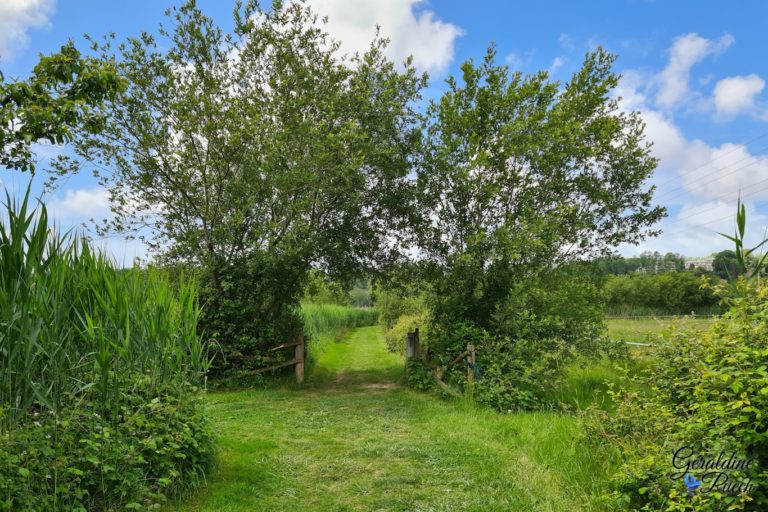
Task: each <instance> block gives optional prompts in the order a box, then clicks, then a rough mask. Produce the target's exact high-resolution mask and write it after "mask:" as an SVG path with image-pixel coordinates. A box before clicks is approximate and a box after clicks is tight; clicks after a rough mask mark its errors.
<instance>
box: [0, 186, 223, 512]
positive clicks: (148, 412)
mask: <svg viewBox="0 0 768 512" xmlns="http://www.w3.org/2000/svg"><path fill="white" fill-rule="evenodd" d="M28 197H29V191H27V196H26V197H25V199H24V201H23V202H22V203H21V204H20V205H18V204H11V201H10V199H9V200H8V203H9V211H8V221H7V222H2V223H0V510H9V511H10V510H13V511H16V510H73V511H74V510H77V511H82V510H130V509H133V510H145V509H150V508H153V507H154V506H155V505H156V504H158V503H160V502H162V501H164V500H165V498H166V496H170V495H174V494H178V493H180V492H183V491H184V490H185V489H187V488H188V487H190V486H191V485H194V483H195V482H196V481H198V479H199V477H200V476H201V475H202V474H203V473H204V471H205V470H206V468H208V466H209V464H210V462H211V458H212V454H213V442H212V432H211V428H210V426H209V424H208V421H207V420H206V417H205V410H204V406H203V403H202V400H203V389H204V385H205V372H206V370H207V367H208V360H207V358H206V355H205V352H204V349H203V346H202V343H201V340H200V338H199V337H198V335H197V331H196V325H197V318H198V314H199V309H198V306H197V304H196V295H195V290H194V288H193V287H192V286H191V285H189V284H187V283H186V282H185V281H184V280H183V279H182V280H180V282H179V285H178V286H171V284H170V282H169V281H168V280H167V279H166V278H164V277H163V276H162V275H160V274H158V273H157V272H151V271H148V272H139V271H134V270H118V269H115V268H114V267H113V266H112V264H111V263H110V262H109V261H108V260H107V259H106V258H105V257H104V256H102V255H100V254H97V253H95V252H94V251H93V250H92V249H91V248H90V246H89V245H88V243H87V242H86V241H84V240H83V241H79V240H77V239H75V238H73V237H71V236H69V235H58V234H57V231H56V230H55V229H51V228H50V227H49V226H48V218H47V213H46V209H45V207H44V206H41V207H40V208H39V209H38V211H37V212H34V211H32V212H30V211H28Z"/></svg>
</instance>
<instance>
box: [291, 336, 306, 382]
mask: <svg viewBox="0 0 768 512" xmlns="http://www.w3.org/2000/svg"><path fill="white" fill-rule="evenodd" d="M296 341H297V342H298V343H297V344H296V347H295V348H294V349H293V358H294V359H295V360H296V382H298V383H299V384H301V383H302V382H304V335H303V334H300V335H299V337H298V339H297V340H296Z"/></svg>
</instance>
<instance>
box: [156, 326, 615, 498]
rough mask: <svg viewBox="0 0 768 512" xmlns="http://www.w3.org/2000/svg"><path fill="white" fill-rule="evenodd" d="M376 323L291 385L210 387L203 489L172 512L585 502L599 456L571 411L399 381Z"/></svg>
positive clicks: (396, 361) (595, 480) (594, 485)
mask: <svg viewBox="0 0 768 512" xmlns="http://www.w3.org/2000/svg"><path fill="white" fill-rule="evenodd" d="M401 375H402V361H401V360H400V358H398V357H397V356H394V355H392V354H389V353H387V352H386V350H385V348H384V342H383V339H382V335H381V332H380V330H379V328H377V327H364V328H360V329H357V330H355V331H352V332H351V333H350V334H349V335H348V336H346V337H345V338H344V339H343V340H342V341H341V342H331V344H330V345H328V346H326V347H324V350H323V351H322V353H321V354H320V355H319V356H318V360H317V365H316V367H315V368H314V371H313V372H312V373H311V374H310V382H308V384H306V385H305V386H303V387H300V388H295V389H291V388H283V389H263V390H248V391H238V392H226V393H211V394H210V397H209V399H210V413H211V416H212V417H213V419H214V422H215V424H216V431H217V433H218V435H219V447H220V450H219V454H218V462H217V465H216V467H215V468H214V469H213V471H212V472H211V475H210V476H209V482H208V485H207V487H205V488H203V489H201V490H200V491H199V492H197V493H196V494H194V495H193V496H191V497H190V498H189V499H188V500H187V501H186V502H184V503H175V504H170V505H169V506H168V507H167V509H168V510H181V511H221V512H228V511H231V512H239V511H291V512H293V511H322V512H331V511H366V512H368V511H451V512H455V511H537V512H538V511H582V510H595V509H596V508H595V507H594V506H593V504H592V498H591V496H593V495H594V494H595V493H596V492H597V489H598V488H599V487H600V486H601V485H602V479H601V475H602V474H603V464H604V463H603V462H602V461H601V460H600V459H599V458H598V457H596V456H595V455H594V453H592V452H590V450H589V449H588V448H586V447H585V446H584V445H583V444H581V443H580V442H579V440H578V439H579V435H580V429H579V425H578V423H577V421H576V419H575V418H573V417H570V416H564V415H559V414H555V413H526V414H507V415H502V414H497V413H494V412H491V411H488V410H484V409H481V408H477V407H474V406H472V405H471V404H465V403H457V402H445V401H441V400H439V399H437V398H436V397H433V396H429V395H426V394H420V393H415V392H413V391H410V390H408V389H405V388H403V387H402V386H401V385H400V379H401Z"/></svg>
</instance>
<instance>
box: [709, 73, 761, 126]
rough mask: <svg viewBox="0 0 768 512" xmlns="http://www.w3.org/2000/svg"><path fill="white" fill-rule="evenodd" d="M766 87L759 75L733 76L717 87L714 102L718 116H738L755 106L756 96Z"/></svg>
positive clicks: (720, 82)
mask: <svg viewBox="0 0 768 512" xmlns="http://www.w3.org/2000/svg"><path fill="white" fill-rule="evenodd" d="M764 87H765V81H764V80H763V79H762V78H760V77H759V76H757V75H754V74H753V75H747V76H731V77H728V78H723V79H722V80H720V81H719V82H717V84H716V85H715V92H714V102H715V109H716V110H717V113H718V114H723V115H727V116H732V115H736V114H738V113H740V112H743V111H746V110H750V109H752V108H753V107H754V106H755V96H757V95H758V94H760V93H761V92H762V91H763V88H764Z"/></svg>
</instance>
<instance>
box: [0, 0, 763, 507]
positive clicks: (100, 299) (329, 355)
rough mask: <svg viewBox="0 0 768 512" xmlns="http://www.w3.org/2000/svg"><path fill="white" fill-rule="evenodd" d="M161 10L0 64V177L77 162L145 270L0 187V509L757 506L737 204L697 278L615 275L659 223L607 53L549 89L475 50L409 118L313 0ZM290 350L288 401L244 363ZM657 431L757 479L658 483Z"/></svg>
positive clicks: (655, 259) (410, 102)
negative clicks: (722, 243) (8, 75)
mask: <svg viewBox="0 0 768 512" xmlns="http://www.w3.org/2000/svg"><path fill="white" fill-rule="evenodd" d="M168 15H169V21H170V24H169V25H168V26H167V27H162V28H160V29H159V30H158V31H157V32H156V34H150V33H144V34H142V35H140V36H138V37H135V38H129V39H127V40H126V41H125V42H123V43H122V44H116V43H115V41H114V38H113V37H112V36H109V37H107V38H106V39H104V40H103V41H100V42H97V41H95V40H93V39H90V38H89V40H90V41H91V43H92V47H91V54H90V56H88V57H83V56H82V55H81V54H80V53H79V52H78V51H77V50H76V49H75V48H74V46H73V45H71V44H70V45H67V46H65V47H63V48H62V51H61V52H60V53H59V54H54V55H52V56H48V57H43V58H41V61H40V64H39V65H38V66H37V67H36V68H35V70H34V72H33V74H32V76H31V77H30V78H29V79H28V80H26V81H19V82H14V83H5V82H4V79H2V77H1V76H0V85H1V87H0V116H1V117H2V119H0V144H1V145H2V152H1V153H0V165H3V166H5V167H8V168H11V169H15V170H20V171H35V167H34V162H33V153H32V149H31V147H32V146H31V145H32V144H33V143H34V142H36V141H40V140H47V141H51V142H54V143H61V142H70V143H71V146H70V147H69V150H70V151H71V152H65V153H64V154H63V155H62V156H60V157H59V158H58V159H57V161H56V162H55V164H54V166H53V169H50V171H51V172H50V182H49V184H50V185H52V186H53V185H55V184H56V181H57V179H58V178H62V177H68V176H71V175H73V174H75V173H79V172H85V171H91V172H94V174H95V176H96V177H97V178H98V179H99V182H100V184H101V185H102V186H104V187H106V188H107V189H108V190H109V193H110V196H111V207H112V213H113V215H112V216H111V217H110V219H109V220H108V221H107V222H106V224H103V225H100V226H99V227H98V232H99V233H101V234H112V233H119V234H122V235H131V236H141V237H143V239H144V240H145V241H146V242H147V244H148V246H149V247H150V249H151V250H152V256H153V266H152V267H149V268H144V269H138V268H134V269H117V268H115V267H114V265H113V264H112V263H111V262H110V261H109V260H108V259H107V258H106V257H105V256H103V255H102V254H100V253H99V252H98V251H95V250H94V249H93V248H92V247H91V245H90V244H89V242H88V241H87V240H85V239H81V238H80V237H79V236H77V235H75V234H62V233H59V232H58V230H57V229H56V227H55V226H53V227H52V226H50V225H49V222H48V218H47V212H46V209H45V207H44V206H41V207H40V208H39V209H37V210H36V211H35V210H34V209H33V208H31V207H30V205H29V198H28V196H29V193H28V194H27V197H25V198H24V199H23V200H22V201H20V202H18V203H14V202H13V201H12V200H11V199H10V198H9V199H8V203H9V204H8V219H7V220H6V219H3V220H2V222H0V404H1V405H2V409H1V410H0V434H2V436H0V510H46V509H51V510H104V511H107V510H126V509H127V510H131V509H155V508H157V507H158V506H160V505H159V504H161V503H162V502H164V501H166V500H167V498H168V497H171V498H173V500H174V501H173V502H172V504H170V505H167V506H169V507H172V509H174V510H178V509H182V510H183V509H184V508H188V509H190V510H201V509H203V510H220V509H232V510H253V509H264V508H268V509H275V510H280V509H283V510H295V509H297V508H304V509H308V510H312V509H315V510H320V509H329V508H332V507H336V508H344V509H348V510H371V509H383V510H539V509H543V510H590V509H594V510H612V511H613V510H622V509H625V510H659V509H664V510H694V509H695V510H721V509H723V508H728V509H729V510H762V509H764V508H765V507H766V506H767V505H768V496H767V495H766V491H765V486H764V485H765V484H764V482H765V481H766V478H768V473H767V471H768V469H767V468H768V460H766V454H767V453H768V441H767V439H768V438H766V430H767V429H768V425H766V421H765V418H764V412H763V411H764V410H765V409H766V406H768V404H767V403H766V397H768V392H767V391H766V390H768V377H767V375H768V373H767V370H766V365H768V361H766V355H767V354H768V349H766V347H765V336H766V335H767V334H768V331H767V327H766V326H767V324H766V321H765V318H766V316H767V315H768V311H766V305H767V304H768V292H766V290H765V286H764V277H765V276H764V267H765V262H766V257H765V256H759V255H758V254H759V250H760V247H762V246H763V244H760V245H759V246H757V247H754V248H752V249H747V248H745V247H744V242H743V241H744V231H745V226H746V216H745V213H744V208H743V207H742V206H741V205H740V206H739V210H738V213H737V231H736V233H735V234H734V236H732V237H730V236H729V237H728V238H729V239H730V240H731V241H732V242H733V243H734V245H735V247H734V250H733V251H731V252H728V251H723V252H722V253H720V254H719V255H718V258H716V260H717V261H716V264H715V271H714V272H713V273H712V275H708V276H704V277H703V278H702V276H700V275H697V273H694V272H688V271H687V270H686V269H685V262H684V261H683V260H682V258H681V257H680V256H679V255H676V254H673V253H669V254H667V255H664V256H661V255H659V254H652V255H650V256H647V257H646V256H643V257H641V258H639V259H637V261H634V260H622V259H617V258H611V257H608V256H609V255H610V254H611V252H612V251H613V250H614V249H615V247H617V246H618V245H619V244H623V243H639V242H642V241H643V240H644V239H645V237H647V236H650V235H653V234H655V233H656V231H655V228H654V225H655V224H656V222H657V221H658V220H659V219H661V218H662V216H663V215H664V213H665V212H664V208H662V207H659V206H655V205H654V204H653V193H654V188H653V187H652V186H651V185H650V181H649V180H650V178H651V177H652V175H653V172H654V169H655V167H656V164H657V162H656V160H655V159H654V158H653V157H652V156H651V153H650V146H649V144H648V142H647V141H646V138H645V135H644V126H643V123H642V121H641V119H640V115H639V113H638V112H628V111H625V110H624V109H622V108H620V107H619V103H618V100H617V98H616V94H615V93H616V89H617V86H618V84H619V76H618V75H617V74H616V73H615V72H614V70H613V65H614V61H615V58H616V57H615V56H614V55H611V54H609V53H608V52H606V51H605V50H603V49H601V48H598V49H595V50H594V51H590V52H589V53H587V54H586V55H585V57H584V61H583V63H582V65H581V67H580V68H579V69H578V70H577V71H576V72H575V73H574V74H573V75H572V77H571V78H570V79H569V80H567V81H565V82H559V81H554V80H551V79H550V77H549V76H548V74H547V73H546V72H541V73H535V74H531V75H525V74H523V73H520V72H512V71H510V69H509V67H508V66H504V65H500V64H498V63H497V62H498V60H499V59H498V57H497V55H496V52H495V49H494V48H493V46H491V47H490V48H489V49H488V51H487V52H486V54H485V55H484V56H483V57H482V59H481V60H479V61H475V60H472V59H470V60H468V61H466V62H465V63H464V64H463V65H462V66H461V72H460V74H459V76H452V77H449V78H448V79H447V81H446V87H445V90H444V92H443V93H442V94H441V95H439V96H436V97H435V98H433V99H432V100H431V101H424V100H423V99H422V98H421V94H422V91H423V89H424V87H425V86H426V84H427V78H428V77H427V76H426V75H420V74H419V73H417V72H416V69H415V67H414V66H413V63H412V61H411V60H410V59H408V60H406V62H404V63H395V62H392V61H391V60H390V59H389V58H388V57H387V56H386V55H387V53H386V45H387V41H386V40H384V39H381V38H379V37H378V36H377V37H376V38H375V39H374V40H373V41H371V44H370V47H369V49H368V50H367V51H366V52H364V53H362V54H354V55H343V54H342V53H341V51H340V47H339V45H338V44H337V43H336V42H334V41H333V40H332V39H331V38H330V36H329V35H328V34H326V32H325V28H324V25H323V23H322V22H321V20H319V19H318V18H317V16H316V15H315V14H314V13H313V12H312V11H311V9H310V8H309V7H308V5H307V4H306V3H305V2H302V1H293V2H274V4H273V5H272V6H271V7H270V8H265V7H263V6H261V5H260V4H259V2H257V1H255V0H247V1H244V2H238V3H236V6H235V9H234V23H233V25H232V29H231V30H226V29H224V28H222V27H221V26H219V25H217V24H216V23H215V22H214V21H213V20H212V19H211V18H210V17H208V16H206V15H205V14H204V13H203V12H202V10H201V9H200V8H199V7H198V6H197V5H196V3H195V2H194V1H192V0H188V1H185V2H184V3H182V4H181V5H180V6H178V7H176V8H173V9H171V10H170V11H169V13H168ZM764 243H765V242H764ZM635 271H642V272H645V274H644V275H640V274H638V273H636V272H635ZM185 276H190V277H189V278H187V277H185ZM606 311H608V312H612V313H614V314H615V313H620V314H632V315H638V314H642V315H657V314H663V315H669V314H673V315H688V314H690V313H691V312H695V313H696V314H697V315H700V314H702V313H712V312H722V311H724V314H723V315H722V316H721V317H720V318H716V319H707V320H701V319H696V318H689V319H686V320H685V322H687V324H684V325H688V326H693V328H692V329H688V330H686V329H683V328H680V325H679V324H678V322H676V321H673V320H670V319H666V320H663V321H658V320H654V319H646V320H643V321H639V320H619V321H616V320H611V321H609V322H606V319H605V313H606ZM638 322H640V323H638ZM377 323H379V324H380V326H379V325H375V324H377ZM417 327H418V328H419V331H420V335H421V343H422V350H423V357H422V358H420V359H416V360H411V361H407V362H404V361H403V357H402V355H403V352H404V350H403V349H404V340H405V337H406V334H407V333H409V332H411V331H412V330H414V329H415V328H417ZM300 334H304V335H305V337H306V339H307V341H308V345H307V350H308V353H309V356H310V365H309V367H308V371H307V374H308V384H305V385H304V386H303V387H302V386H298V385H295V384H293V383H289V382H288V380H287V379H281V378H280V376H281V373H280V371H277V372H275V373H270V374H269V375H267V376H266V377H261V376H257V375H261V374H260V373H259V372H258V371H259V370H262V369H264V367H265V366H270V365H271V363H273V362H274V359H275V357H280V356H276V355H275V352H274V351H273V349H275V348H276V347H277V348H279V345H281V344H283V343H285V342H287V341H291V340H293V339H295V338H296V336H298V335H300ZM627 341H629V342H635V343H637V342H641V344H642V346H639V347H630V346H627V343H626V342H627ZM469 345H472V346H473V347H474V349H473V350H472V351H471V355H470V352H469V351H468V352H467V353H466V354H465V356H468V358H467V359H465V356H459V355H460V354H462V353H464V351H465V349H467V347H468V346H469ZM457 356H459V357H458V358H457ZM286 357H290V356H286ZM456 363H458V364H456ZM451 365H452V366H451ZM405 370H407V377H406V376H405V373H406V371H405ZM284 375H285V374H283V376H284ZM274 377H277V378H274ZM209 382H213V383H215V384H216V386H217V387H221V388H235V387H246V388H248V389H246V390H233V389H228V390H227V391H224V392H214V393H211V394H209V395H208V398H207V401H206V398H205V396H206V395H205V393H206V389H207V385H208V383H209ZM438 382H439V383H438ZM401 384H408V385H410V386H411V387H413V388H415V389H417V390H421V391H429V392H430V394H427V393H417V392H416V391H414V390H411V389H407V388H406V387H405V386H401ZM438 395H439V396H441V397H442V398H447V397H450V399H449V400H446V401H440V400H437V399H436V398H437V397H438ZM206 403H207V404H209V406H210V418H209V410H208V408H207V406H206ZM210 419H212V421H213V422H214V423H213V425H211V424H210V423H209V420H210ZM214 431H216V432H219V433H220V434H221V439H220V446H221V450H222V451H221V454H220V456H219V457H218V459H217V462H216V465H215V466H214V469H213V471H211V472H209V473H208V475H209V476H210V485H209V486H208V487H206V488H205V489H204V490H202V491H195V490H194V489H192V488H193V487H195V486H196V484H197V483H199V482H200V481H202V480H203V475H204V474H205V473H206V471H207V470H208V469H209V468H210V467H211V463H212V461H213V460H214V448H213V446H214V441H213V432H214ZM681 446H683V447H689V448H690V449H691V450H692V451H696V452H697V453H715V454H716V453H718V451H725V450H729V451H733V452H734V453H738V454H739V455H741V456H744V457H747V458H750V459H753V460H755V461H756V464H755V468H752V469H754V471H752V472H750V471H748V470H744V471H741V472H738V471H737V472H734V473H732V474H730V476H731V477H733V478H746V477H748V476H752V477H753V478H754V480H755V482H757V484H756V485H757V487H755V488H754V489H751V490H750V492H748V493H747V492H744V493H741V494H739V493H733V492H729V491H726V490H718V492H712V493H701V492H700V493H698V494H696V493H693V491H692V493H693V496H689V495H688V494H687V493H686V492H685V488H686V487H690V486H688V485H683V484H684V483H685V479H686V478H690V477H692V476H696V477H699V478H702V480H703V481H704V482H705V483H706V482H711V479H710V480H708V479H707V476H706V474H703V473H701V472H696V471H689V470H691V469H694V470H697V469H700V468H691V467H688V466H684V467H685V471H684V472H683V473H682V474H678V476H679V477H680V478H682V479H683V481H682V482H680V481H674V480H672V479H670V478H669V473H670V471H671V469H670V465H672V469H680V467H677V466H675V465H674V464H675V463H674V461H671V460H670V453H671V451H673V450H675V449H677V448H680V447H681ZM205 479H206V481H207V479H208V476H206V477H205ZM190 492H191V494H190ZM705 494H706V495H705ZM188 495H190V496H191V497H190V498H189V499H188V500H185V499H184V497H185V496H188ZM691 498H692V499H691Z"/></svg>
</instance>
